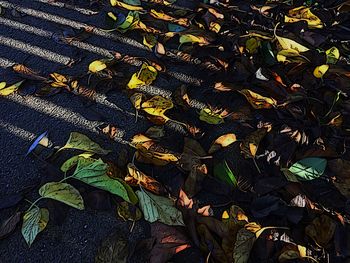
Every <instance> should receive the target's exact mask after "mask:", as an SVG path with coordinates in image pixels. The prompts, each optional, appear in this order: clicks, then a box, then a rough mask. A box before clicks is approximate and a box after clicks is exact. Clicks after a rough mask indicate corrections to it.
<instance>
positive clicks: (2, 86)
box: [0, 82, 6, 90]
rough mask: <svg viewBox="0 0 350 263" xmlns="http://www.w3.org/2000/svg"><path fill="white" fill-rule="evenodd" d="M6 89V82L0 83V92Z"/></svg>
mask: <svg viewBox="0 0 350 263" xmlns="http://www.w3.org/2000/svg"><path fill="white" fill-rule="evenodd" d="M5 87H6V82H0V90H2V89H3V88H5Z"/></svg>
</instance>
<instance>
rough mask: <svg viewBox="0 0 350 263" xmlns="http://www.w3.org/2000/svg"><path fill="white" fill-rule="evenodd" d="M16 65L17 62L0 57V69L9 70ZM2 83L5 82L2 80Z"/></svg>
mask: <svg viewBox="0 0 350 263" xmlns="http://www.w3.org/2000/svg"><path fill="white" fill-rule="evenodd" d="M0 48H1V47H0ZM14 64H16V62H14V61H12V60H9V59H7V58H2V57H0V68H8V67H11V66H12V65H14ZM0 81H3V80H2V79H0Z"/></svg>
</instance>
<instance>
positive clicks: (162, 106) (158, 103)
mask: <svg viewBox="0 0 350 263" xmlns="http://www.w3.org/2000/svg"><path fill="white" fill-rule="evenodd" d="M173 107H174V105H173V102H172V101H171V100H170V99H166V98H164V97H162V96H159V95H157V96H154V97H152V98H151V99H149V100H147V101H145V102H143V103H142V104H141V109H142V110H143V111H145V112H146V113H148V114H150V115H153V116H158V117H162V118H164V119H166V120H168V119H169V118H168V117H166V116H165V115H164V113H165V112H166V111H167V110H169V109H172V108H173Z"/></svg>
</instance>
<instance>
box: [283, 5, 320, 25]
mask: <svg viewBox="0 0 350 263" xmlns="http://www.w3.org/2000/svg"><path fill="white" fill-rule="evenodd" d="M298 21H306V22H307V24H308V26H309V28H323V23H322V21H321V19H319V18H318V17H317V16H316V15H314V14H313V13H312V12H311V10H310V7H306V6H300V7H297V8H293V9H291V10H289V12H288V15H286V16H285V17H284V22H286V23H294V22H298Z"/></svg>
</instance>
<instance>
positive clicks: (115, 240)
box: [95, 231, 129, 263]
mask: <svg viewBox="0 0 350 263" xmlns="http://www.w3.org/2000/svg"><path fill="white" fill-rule="evenodd" d="M128 255H129V248H128V241H127V238H126V237H123V236H122V235H121V233H120V231H117V232H115V233H114V234H112V235H110V236H109V237H107V239H105V240H104V241H103V242H102V244H101V246H100V247H99V248H98V250H97V253H96V256H95V262H96V263H112V262H113V263H127V259H128Z"/></svg>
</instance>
